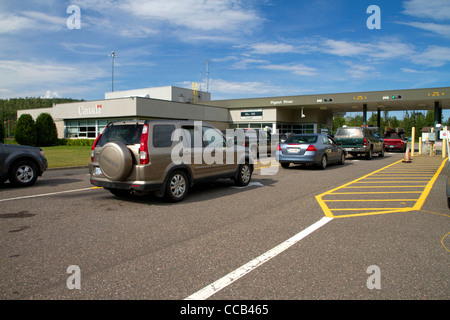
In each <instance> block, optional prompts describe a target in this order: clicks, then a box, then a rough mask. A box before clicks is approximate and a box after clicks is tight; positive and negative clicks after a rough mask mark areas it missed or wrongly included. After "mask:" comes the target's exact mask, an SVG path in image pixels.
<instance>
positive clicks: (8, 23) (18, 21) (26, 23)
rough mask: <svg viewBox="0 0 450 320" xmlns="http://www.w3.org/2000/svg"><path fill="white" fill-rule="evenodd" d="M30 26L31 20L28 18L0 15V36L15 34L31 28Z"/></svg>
mask: <svg viewBox="0 0 450 320" xmlns="http://www.w3.org/2000/svg"><path fill="white" fill-rule="evenodd" d="M31 26H32V20H31V19H29V18H26V17H21V16H17V15H13V14H3V13H0V34H6V33H17V32H18V31H21V30H23V29H29V28H31Z"/></svg>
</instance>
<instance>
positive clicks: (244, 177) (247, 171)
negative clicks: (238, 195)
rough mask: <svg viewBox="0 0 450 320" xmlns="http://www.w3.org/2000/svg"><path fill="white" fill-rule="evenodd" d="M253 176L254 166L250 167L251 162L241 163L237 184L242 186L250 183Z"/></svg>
mask: <svg viewBox="0 0 450 320" xmlns="http://www.w3.org/2000/svg"><path fill="white" fill-rule="evenodd" d="M251 178H252V168H251V167H250V164H248V163H244V164H241V165H239V167H238V172H237V177H236V179H235V183H236V185H238V186H240V187H245V186H247V185H248V184H249V183H250V180H251Z"/></svg>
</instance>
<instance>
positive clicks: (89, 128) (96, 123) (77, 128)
mask: <svg viewBox="0 0 450 320" xmlns="http://www.w3.org/2000/svg"><path fill="white" fill-rule="evenodd" d="M118 120H123V121H127V120H131V119H115V120H108V119H101V120H65V121H64V138H66V139H95V138H97V136H98V135H100V134H101V133H102V132H103V130H104V129H105V127H106V125H107V124H108V123H109V122H111V121H118Z"/></svg>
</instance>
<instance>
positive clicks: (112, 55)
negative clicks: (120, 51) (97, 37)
mask: <svg viewBox="0 0 450 320" xmlns="http://www.w3.org/2000/svg"><path fill="white" fill-rule="evenodd" d="M108 57H110V58H112V79H111V82H112V83H111V92H113V91H114V59H115V58H117V55H116V53H115V52H114V51H113V52H111V53H110V54H109V55H108Z"/></svg>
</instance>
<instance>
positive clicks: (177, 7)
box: [120, 0, 262, 32]
mask: <svg viewBox="0 0 450 320" xmlns="http://www.w3.org/2000/svg"><path fill="white" fill-rule="evenodd" d="M120 8H121V10H124V11H126V12H130V13H132V14H133V15H135V16H137V17H140V18H145V19H147V20H150V21H152V20H153V21H163V22H168V23H169V24H171V25H174V26H182V27H185V28H188V29H194V30H204V31H211V30H213V31H224V32H229V31H236V30H242V31H244V32H245V29H246V28H252V27H254V26H255V25H257V24H259V23H260V22H261V21H262V19H261V18H260V17H259V16H258V15H257V13H256V12H255V11H253V10H251V9H246V8H244V2H243V1H240V0H209V1H204V0H183V1H179V0H164V1H160V0H150V1H148V0H146V1H143V0H126V1H123V2H122V3H121V4H120Z"/></svg>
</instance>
